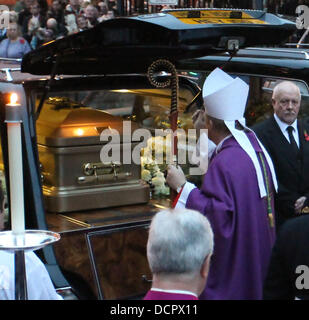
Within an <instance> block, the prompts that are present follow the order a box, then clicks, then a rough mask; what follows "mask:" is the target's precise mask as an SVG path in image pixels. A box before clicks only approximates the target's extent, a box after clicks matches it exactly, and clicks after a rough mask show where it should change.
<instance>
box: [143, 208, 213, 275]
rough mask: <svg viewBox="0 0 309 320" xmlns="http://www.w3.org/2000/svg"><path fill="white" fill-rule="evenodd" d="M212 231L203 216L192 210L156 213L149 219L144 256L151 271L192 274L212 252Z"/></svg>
mask: <svg viewBox="0 0 309 320" xmlns="http://www.w3.org/2000/svg"><path fill="white" fill-rule="evenodd" d="M213 246H214V244H213V232H212V229H211V227H210V224H209V222H208V220H207V218H206V217H205V216H203V215H202V214H201V213H199V212H198V211H195V210H189V209H174V210H164V211H160V212H158V213H157V214H156V215H155V216H154V218H153V219H152V222H151V225H150V230H149V237H148V243H147V258H148V262H149V266H150V269H151V271H152V272H153V273H156V274H158V273H178V274H180V273H193V272H197V271H199V270H200V268H201V267H202V264H203V262H204V261H205V259H206V257H207V256H208V255H209V254H211V253H212V251H213Z"/></svg>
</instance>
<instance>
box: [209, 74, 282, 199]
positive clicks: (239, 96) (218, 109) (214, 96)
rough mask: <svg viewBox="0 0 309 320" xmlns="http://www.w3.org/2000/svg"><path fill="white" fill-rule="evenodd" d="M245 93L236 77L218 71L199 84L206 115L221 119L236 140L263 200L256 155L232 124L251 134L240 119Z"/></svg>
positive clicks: (242, 85)
mask: <svg viewBox="0 0 309 320" xmlns="http://www.w3.org/2000/svg"><path fill="white" fill-rule="evenodd" d="M248 93H249V86H248V85H247V83H246V82H244V81H243V80H241V79H240V78H235V79H234V78H232V77H231V76H229V75H228V74H227V73H225V72H224V71H222V70H221V69H219V68H216V69H215V70H214V71H212V72H211V73H210V74H209V76H208V77H207V78H206V80H205V82H204V85H203V99H204V106H205V111H206V114H208V115H209V116H211V117H213V118H216V119H219V120H223V121H224V123H225V125H226V126H227V128H228V129H229V131H230V132H231V134H232V135H233V136H234V138H235V139H236V141H237V142H238V143H239V145H240V146H241V147H242V149H243V150H244V151H245V152H246V153H247V154H248V156H249V157H250V159H251V160H252V162H253V164H254V167H255V171H256V175H257V180H258V185H259V189H260V196H261V197H265V196H266V188H265V184H264V179H263V172H262V168H261V166H260V163H259V160H258V157H257V154H256V152H255V150H254V148H253V146H252V145H251V142H250V140H249V138H248V136H247V135H246V133H245V132H244V130H238V129H236V128H235V121H238V122H239V123H240V124H241V125H242V126H243V127H244V128H246V129H247V130H249V131H251V132H253V131H252V130H251V129H249V128H248V127H246V124H245V119H244V113H245V109H246V104H247V99H248ZM259 144H260V146H261V148H262V150H263V152H264V154H265V157H266V160H267V162H268V164H269V167H270V170H271V174H272V178H273V182H274V186H275V188H276V190H277V179H276V175H275V170H274V166H273V163H272V161H271V158H270V157H269V155H268V153H267V152H266V150H265V148H264V146H263V145H262V144H261V142H260V141H259Z"/></svg>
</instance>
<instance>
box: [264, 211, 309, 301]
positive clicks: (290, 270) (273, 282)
mask: <svg viewBox="0 0 309 320" xmlns="http://www.w3.org/2000/svg"><path fill="white" fill-rule="evenodd" d="M308 247H309V215H306V216H302V217H298V218H295V219H291V220H289V221H287V222H286V223H285V224H284V226H282V228H281V229H280V231H279V233H278V236H277V239H276V242H275V245H274V247H273V251H272V256H271V259H270V264H269V268H268V272H267V276H266V280H265V282H264V290H263V299H264V300H294V299H302V300H309V255H308Z"/></svg>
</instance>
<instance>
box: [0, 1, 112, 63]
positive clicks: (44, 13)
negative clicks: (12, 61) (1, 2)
mask: <svg viewBox="0 0 309 320" xmlns="http://www.w3.org/2000/svg"><path fill="white" fill-rule="evenodd" d="M117 15H118V11H117V5H116V2H115V1H113V0H108V1H107V0H105V1H104V0H97V1H91V0H82V1H80V0H53V1H51V3H50V5H49V4H48V2H47V1H46V0H20V1H17V3H16V5H15V6H14V7H13V8H12V10H11V11H10V12H9V25H8V26H7V27H4V24H2V25H1V26H2V29H1V30H0V40H1V42H0V57H2V58H22V57H23V56H24V54H26V53H27V52H29V51H30V50H33V49H36V48H38V47H40V46H41V45H42V44H44V43H47V42H49V41H52V40H55V39H59V38H62V37H65V36H67V35H71V34H74V33H77V32H80V31H83V30H86V29H90V28H92V27H94V26H95V25H97V24H98V23H100V22H102V21H105V20H108V19H111V18H114V17H115V16H117Z"/></svg>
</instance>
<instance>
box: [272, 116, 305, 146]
mask: <svg viewBox="0 0 309 320" xmlns="http://www.w3.org/2000/svg"><path fill="white" fill-rule="evenodd" d="M274 118H275V120H276V122H277V124H278V126H279V128H280V130H281V132H282V134H283V135H284V136H285V138H286V139H287V140H288V142H289V143H290V139H289V133H288V130H287V128H288V127H289V126H292V127H293V128H294V130H293V137H294V139H295V141H296V143H297V146H298V148H299V136H298V129H297V119H296V120H295V121H294V122H293V123H292V124H287V123H285V122H283V121H281V120H280V119H279V118H278V116H277V115H276V114H275V113H274Z"/></svg>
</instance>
